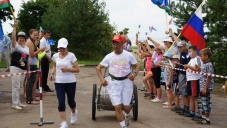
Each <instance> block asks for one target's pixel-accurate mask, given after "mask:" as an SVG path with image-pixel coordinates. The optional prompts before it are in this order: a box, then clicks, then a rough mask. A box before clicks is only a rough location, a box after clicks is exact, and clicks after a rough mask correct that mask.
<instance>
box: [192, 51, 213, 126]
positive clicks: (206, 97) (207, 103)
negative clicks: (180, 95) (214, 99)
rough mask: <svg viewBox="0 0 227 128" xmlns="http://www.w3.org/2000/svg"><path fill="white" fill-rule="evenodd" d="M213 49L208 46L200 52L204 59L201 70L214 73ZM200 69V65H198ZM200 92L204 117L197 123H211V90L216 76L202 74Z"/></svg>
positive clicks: (199, 105) (201, 110)
mask: <svg viewBox="0 0 227 128" xmlns="http://www.w3.org/2000/svg"><path fill="white" fill-rule="evenodd" d="M210 57H211V51H210V50H209V49H208V48H205V49H203V50H202V51H201V52H200V58H201V60H202V61H203V66H202V67H201V68H200V69H201V72H203V73H209V74H214V69H213V65H212V63H211V62H210ZM196 68H197V69H199V67H198V66H196ZM199 83H200V93H199V97H198V109H199V111H200V113H201V114H202V119H201V118H200V119H199V120H198V121H197V123H200V124H210V119H209V114H210V112H211V94H210V93H211V91H212V89H213V85H214V77H213V76H207V75H201V77H200V81H199Z"/></svg>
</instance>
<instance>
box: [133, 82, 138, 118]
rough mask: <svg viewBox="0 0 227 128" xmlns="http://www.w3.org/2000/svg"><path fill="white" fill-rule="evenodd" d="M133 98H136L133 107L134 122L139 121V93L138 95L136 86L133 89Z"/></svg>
mask: <svg viewBox="0 0 227 128" xmlns="http://www.w3.org/2000/svg"><path fill="white" fill-rule="evenodd" d="M133 97H134V101H135V103H134V105H133V107H132V112H133V120H135V121H137V119H138V93H137V86H136V85H134V88H133Z"/></svg>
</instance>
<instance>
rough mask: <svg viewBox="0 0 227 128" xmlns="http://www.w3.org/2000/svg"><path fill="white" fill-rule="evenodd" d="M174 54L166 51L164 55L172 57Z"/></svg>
mask: <svg viewBox="0 0 227 128" xmlns="http://www.w3.org/2000/svg"><path fill="white" fill-rule="evenodd" d="M172 56H173V54H172V53H166V54H164V57H168V58H172Z"/></svg>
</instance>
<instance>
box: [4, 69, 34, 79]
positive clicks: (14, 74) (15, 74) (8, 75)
mask: <svg viewBox="0 0 227 128" xmlns="http://www.w3.org/2000/svg"><path fill="white" fill-rule="evenodd" d="M37 71H38V70H36V71H29V72H20V73H13V74H6V75H0V78H4V77H10V76H17V75H22V74H27V73H29V74H30V73H32V72H37Z"/></svg>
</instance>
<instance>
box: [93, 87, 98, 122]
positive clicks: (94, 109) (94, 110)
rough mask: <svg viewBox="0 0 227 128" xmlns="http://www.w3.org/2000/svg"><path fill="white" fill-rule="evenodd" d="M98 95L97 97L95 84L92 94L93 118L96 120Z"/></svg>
mask: <svg viewBox="0 0 227 128" xmlns="http://www.w3.org/2000/svg"><path fill="white" fill-rule="evenodd" d="M96 97H97V85H96V84H94V85H93V94H92V120H95V115H96Z"/></svg>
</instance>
